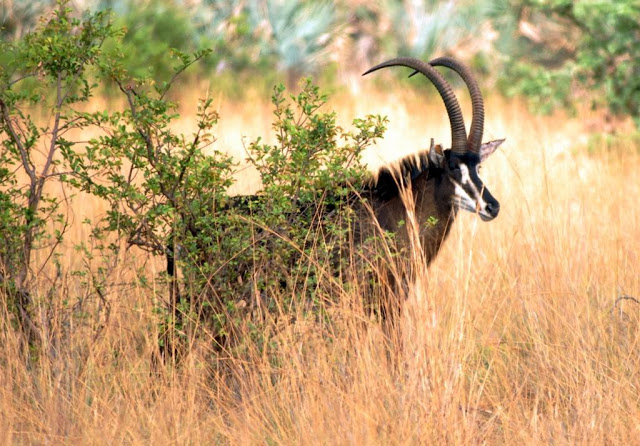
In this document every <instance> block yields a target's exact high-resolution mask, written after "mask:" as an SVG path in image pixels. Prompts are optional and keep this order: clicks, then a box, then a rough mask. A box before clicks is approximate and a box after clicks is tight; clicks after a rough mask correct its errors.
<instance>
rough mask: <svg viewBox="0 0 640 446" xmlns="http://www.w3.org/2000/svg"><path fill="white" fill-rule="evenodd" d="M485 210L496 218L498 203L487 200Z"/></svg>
mask: <svg viewBox="0 0 640 446" xmlns="http://www.w3.org/2000/svg"><path fill="white" fill-rule="evenodd" d="M486 210H487V213H488V214H489V215H491V217H492V218H496V217H497V216H498V213H499V212H500V203H498V202H497V201H496V200H492V201H489V202H487V207H486Z"/></svg>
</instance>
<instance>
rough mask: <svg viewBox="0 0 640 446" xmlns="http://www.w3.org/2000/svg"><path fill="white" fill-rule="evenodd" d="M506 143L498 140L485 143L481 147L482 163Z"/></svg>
mask: <svg viewBox="0 0 640 446" xmlns="http://www.w3.org/2000/svg"><path fill="white" fill-rule="evenodd" d="M503 142H504V139H496V140H495V141H490V142H485V143H483V144H482V145H481V146H480V153H479V155H480V162H481V163H482V162H484V160H486V159H487V158H489V155H491V154H492V153H493V152H495V151H496V149H497V148H498V147H499V146H500V144H502V143H503Z"/></svg>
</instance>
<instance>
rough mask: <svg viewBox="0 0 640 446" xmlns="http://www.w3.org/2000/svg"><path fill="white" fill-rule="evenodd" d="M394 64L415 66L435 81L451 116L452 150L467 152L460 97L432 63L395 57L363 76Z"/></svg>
mask: <svg viewBox="0 0 640 446" xmlns="http://www.w3.org/2000/svg"><path fill="white" fill-rule="evenodd" d="M392 66H404V67H409V68H413V69H414V70H416V71H417V72H420V73H422V74H424V75H425V76H426V77H427V78H428V79H429V80H430V81H431V82H432V83H433V85H435V87H436V88H437V89H438V93H440V96H441V97H442V100H443V101H444V106H445V107H446V109H447V115H448V116H449V123H450V124H451V150H452V151H453V152H455V153H460V154H462V153H465V152H466V150H467V149H466V146H467V132H466V130H465V128H464V118H463V117H462V110H461V109H460V105H459V104H458V99H456V96H455V94H454V93H453V89H452V88H451V85H449V83H448V82H447V81H446V80H445V79H444V78H443V77H442V75H441V74H440V73H439V72H438V71H436V70H435V68H433V67H432V66H431V65H429V64H427V63H425V62H423V61H421V60H418V59H414V58H412V57H397V58H395V59H391V60H388V61H386V62H382V63H381V64H378V65H376V66H375V67H373V68H369V69H368V70H367V71H366V72H365V73H364V74H363V76H364V75H366V74H369V73H371V72H373V71H376V70H379V69H380V68H386V67H392Z"/></svg>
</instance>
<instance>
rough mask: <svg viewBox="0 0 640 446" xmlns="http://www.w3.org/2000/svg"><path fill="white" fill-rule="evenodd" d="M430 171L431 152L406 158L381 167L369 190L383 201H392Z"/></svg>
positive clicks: (425, 151) (423, 152) (426, 151)
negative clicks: (424, 173) (410, 183)
mask: <svg viewBox="0 0 640 446" xmlns="http://www.w3.org/2000/svg"><path fill="white" fill-rule="evenodd" d="M427 170H429V151H428V150H424V151H422V152H419V153H417V154H415V153H414V154H411V155H408V156H405V157H404V158H402V159H400V160H399V161H395V162H393V163H392V164H390V165H387V166H384V167H381V168H380V170H379V171H378V174H377V175H375V176H374V177H373V178H372V180H371V183H370V184H369V185H368V187H367V189H368V190H370V191H371V192H373V194H375V195H376V196H377V197H378V198H380V199H382V200H391V199H392V198H395V197H397V196H398V195H399V194H400V189H401V188H405V187H406V186H407V185H408V184H409V182H410V181H412V180H415V179H416V178H418V177H419V176H420V174H422V173H423V172H425V171H427Z"/></svg>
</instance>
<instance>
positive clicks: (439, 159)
mask: <svg viewBox="0 0 640 446" xmlns="http://www.w3.org/2000/svg"><path fill="white" fill-rule="evenodd" d="M429 163H430V164H432V165H433V166H434V167H437V168H440V169H442V168H443V167H444V152H443V151H442V146H441V145H440V144H437V145H434V143H433V138H431V148H430V149H429Z"/></svg>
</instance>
